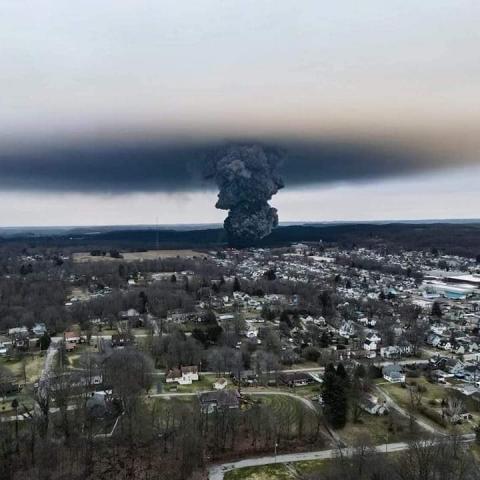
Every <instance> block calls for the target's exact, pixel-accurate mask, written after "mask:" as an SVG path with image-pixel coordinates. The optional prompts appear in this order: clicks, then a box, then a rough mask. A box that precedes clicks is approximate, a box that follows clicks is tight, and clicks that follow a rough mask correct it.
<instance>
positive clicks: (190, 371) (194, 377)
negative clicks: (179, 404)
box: [180, 365, 198, 385]
mask: <svg viewBox="0 0 480 480" xmlns="http://www.w3.org/2000/svg"><path fill="white" fill-rule="evenodd" d="M180 370H181V372H182V380H183V381H184V382H188V383H185V385H190V384H191V383H192V382H196V381H198V367H197V366H196V365H191V366H188V367H181V369H180Z"/></svg>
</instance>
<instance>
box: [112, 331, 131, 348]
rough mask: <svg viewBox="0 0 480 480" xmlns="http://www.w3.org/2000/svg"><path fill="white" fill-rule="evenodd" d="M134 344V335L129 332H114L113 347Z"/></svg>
mask: <svg viewBox="0 0 480 480" xmlns="http://www.w3.org/2000/svg"><path fill="white" fill-rule="evenodd" d="M132 344H133V337H132V336H131V335H129V334H128V333H114V334H113V335H112V347H113V348H115V347H118V348H122V347H126V346H128V345H132Z"/></svg>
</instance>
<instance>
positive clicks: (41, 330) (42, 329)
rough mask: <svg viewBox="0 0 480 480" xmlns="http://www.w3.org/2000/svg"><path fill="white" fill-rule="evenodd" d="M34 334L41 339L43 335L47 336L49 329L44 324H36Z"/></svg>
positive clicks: (33, 329)
mask: <svg viewBox="0 0 480 480" xmlns="http://www.w3.org/2000/svg"><path fill="white" fill-rule="evenodd" d="M32 332H33V334H34V335H36V336H37V337H41V336H42V335H45V333H47V327H46V326H45V324H44V323H36V324H35V325H34V326H33V328H32Z"/></svg>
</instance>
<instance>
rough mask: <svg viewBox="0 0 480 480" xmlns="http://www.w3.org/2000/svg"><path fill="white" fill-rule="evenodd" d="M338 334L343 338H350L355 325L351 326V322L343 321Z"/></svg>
mask: <svg viewBox="0 0 480 480" xmlns="http://www.w3.org/2000/svg"><path fill="white" fill-rule="evenodd" d="M338 334H339V335H340V336H341V337H344V338H350V337H352V336H353V335H354V334H355V327H354V326H353V323H352V322H344V323H343V324H342V326H341V327H340V329H339V330H338Z"/></svg>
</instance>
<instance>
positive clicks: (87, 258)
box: [73, 250, 205, 263]
mask: <svg viewBox="0 0 480 480" xmlns="http://www.w3.org/2000/svg"><path fill="white" fill-rule="evenodd" d="M120 253H121V255H122V256H123V259H122V258H112V257H110V255H108V253H107V255H105V256H92V255H90V253H89V252H76V253H74V254H73V261H74V262H78V263H83V262H105V261H107V262H119V261H124V262H141V261H142V260H158V259H163V258H176V257H180V258H192V257H204V256H205V254H204V253H200V252H197V251H195V250H147V251H145V252H120Z"/></svg>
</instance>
